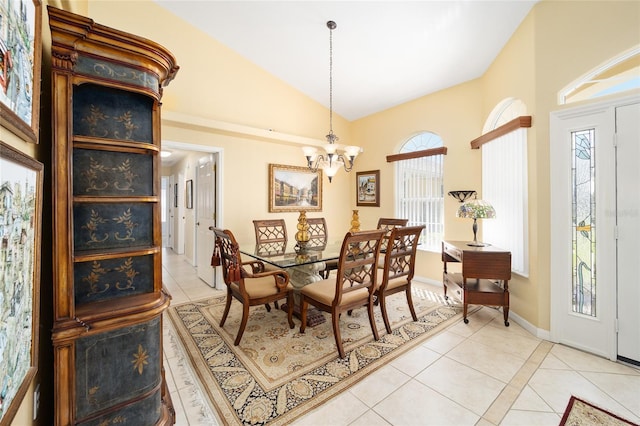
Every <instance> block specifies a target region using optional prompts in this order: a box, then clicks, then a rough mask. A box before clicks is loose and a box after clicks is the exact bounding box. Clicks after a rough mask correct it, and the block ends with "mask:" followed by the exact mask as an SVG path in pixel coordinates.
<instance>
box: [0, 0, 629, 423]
mask: <svg viewBox="0 0 640 426" xmlns="http://www.w3.org/2000/svg"><path fill="white" fill-rule="evenodd" d="M43 3H44V4H43V14H44V15H45V19H43V28H44V31H43V52H44V53H43V56H44V59H43V70H44V69H46V67H47V62H49V63H50V58H48V56H50V55H49V54H48V49H49V48H50V43H51V42H50V37H49V33H48V22H47V20H46V5H47V4H52V5H54V6H56V7H60V8H63V9H66V10H70V11H72V12H74V13H79V14H82V15H85V16H89V17H90V18H92V19H94V20H95V21H96V22H98V23H100V24H104V25H107V26H111V27H114V28H117V29H120V30H123V31H127V32H131V33H133V34H137V35H140V36H143V37H147V38H149V39H151V40H153V41H155V42H158V43H160V44H161V45H163V46H165V47H167V48H168V49H169V50H171V51H172V52H173V53H174V54H175V56H176V57H177V59H178V63H179V65H180V66H181V70H180V71H179V72H178V75H177V77H176V79H175V81H173V82H171V84H170V85H169V86H168V87H167V88H166V89H165V95H164V98H163V112H164V113H165V114H166V115H167V116H171V115H172V114H173V116H174V117H181V116H185V117H189V118H188V119H187V120H185V122H183V123H180V120H179V119H174V120H171V121H170V122H166V123H165V124H163V129H162V130H163V139H165V140H171V141H176V142H183V143H189V144H199V145H206V146H215V147H219V148H222V149H223V153H224V175H223V182H224V194H223V195H224V198H223V205H224V212H223V215H224V218H225V223H224V226H225V227H228V228H231V229H233V230H234V231H236V233H237V234H238V238H239V239H242V240H246V239H250V238H253V234H252V232H253V230H252V225H251V220H252V219H254V218H257V217H260V218H269V217H284V218H285V219H286V220H287V225H288V228H289V229H291V230H293V229H295V224H296V218H297V213H285V214H275V213H268V211H267V193H266V188H267V187H268V182H267V175H268V164H269V163H277V164H287V165H299V166H303V165H304V160H303V158H302V155H301V154H300V149H299V148H300V143H299V142H297V141H295V139H296V138H299V137H302V138H313V139H316V140H322V139H323V137H324V135H325V134H326V132H327V130H328V129H327V126H328V111H327V109H326V108H324V107H322V106H321V105H320V104H318V103H317V102H315V101H313V100H311V99H309V98H307V97H306V96H304V95H303V94H301V93H300V92H298V91H297V90H295V89H293V88H291V87H289V86H287V85H286V84H284V83H283V82H282V81H280V80H279V79H277V78H275V77H274V76H272V75H270V74H268V73H267V72H266V71H264V70H262V69H260V68H258V67H256V66H255V65H253V64H251V63H250V62H248V61H246V60H245V59H243V58H242V57H240V56H239V55H237V54H235V53H234V52H232V51H231V50H229V49H228V48H226V47H225V46H223V45H221V44H220V43H218V42H217V41H215V40H212V39H210V38H209V37H208V36H206V35H205V34H203V33H202V32H200V31H198V30H196V29H193V28H191V27H190V26H188V25H187V24H185V23H184V22H183V21H181V20H180V19H176V18H175V17H174V16H172V15H171V14H170V13H168V12H167V11H166V10H165V9H163V8H161V7H160V6H158V4H157V3H155V2H153V1H151V0H140V1H128V2H112V1H97V0H90V1H86V0H50V1H45V2H43ZM115 5H117V7H114V6H115ZM639 28H640V2H637V1H621V2H617V1H555V0H543V1H541V2H540V3H538V4H537V5H536V6H535V7H534V9H533V10H532V12H531V13H530V14H529V15H528V16H527V18H526V19H525V20H524V21H523V23H522V25H521V26H520V27H519V28H518V30H517V31H516V33H515V34H514V35H513V37H512V38H511V40H510V41H509V43H508V44H507V45H506V46H505V48H504V49H503V50H502V51H501V52H500V54H499V55H498V57H497V58H496V60H495V61H494V63H493V64H492V65H491V66H490V68H489V69H488V70H487V72H486V74H485V75H484V76H482V77H481V78H479V79H477V80H474V81H470V82H467V83H464V84H461V85H459V86H456V87H452V88H449V89H446V90H442V91H440V92H438V93H434V94H431V95H428V96H425V97H421V98H419V99H416V100H414V101H412V102H408V103H406V104H403V105H400V106H397V107H395V108H391V109H389V110H386V111H382V112H380V113H377V114H374V115H371V116H369V117H365V118H363V119H360V120H357V121H354V122H352V123H350V122H347V121H346V120H344V119H342V118H341V117H339V116H335V115H334V130H335V132H336V134H338V135H339V136H340V137H341V141H342V142H345V143H354V144H358V145H361V146H363V147H364V148H365V152H364V153H363V154H362V155H361V156H360V157H359V158H358V160H357V167H356V168H357V169H358V170H361V171H364V170H378V169H379V170H380V172H381V181H382V188H381V205H380V207H379V208H375V207H361V208H360V209H359V210H360V219H361V223H362V228H368V227H373V226H375V222H376V220H377V218H378V217H381V216H393V215H394V191H393V188H394V186H393V185H394V166H393V164H390V163H387V162H386V161H385V157H386V156H387V155H389V154H393V153H396V152H397V149H398V147H399V146H400V145H401V144H402V143H403V142H404V141H406V140H407V139H408V138H410V137H411V136H413V135H414V134H416V133H417V132H420V131H425V130H427V131H432V132H434V133H437V134H438V135H440V136H441V137H442V139H443V140H444V143H445V146H447V148H448V154H447V156H446V157H445V188H444V190H445V192H448V191H450V190H456V189H475V190H480V189H481V184H480V164H481V163H480V155H481V153H480V151H477V150H471V149H470V147H469V142H470V141H471V140H472V139H474V138H476V137H478V136H479V135H480V133H481V131H482V127H483V124H484V121H485V120H486V119H487V117H488V115H489V113H490V112H491V110H492V108H493V107H494V106H495V105H496V104H497V103H499V102H500V101H501V100H503V99H504V98H506V97H516V98H519V99H521V100H522V101H524V103H525V104H526V105H527V108H528V111H529V113H530V114H531V115H532V116H533V127H532V128H531V129H530V130H529V133H528V135H529V149H528V154H529V196H530V200H529V219H530V229H529V231H530V246H529V250H530V263H531V273H530V276H529V277H528V278H523V277H515V278H514V280H513V282H512V285H511V290H512V293H511V295H512V297H511V304H512V310H513V312H515V313H517V314H518V315H519V316H521V317H523V318H524V319H525V320H527V321H528V322H530V323H531V324H532V325H534V326H535V327H538V328H539V329H540V330H548V329H549V324H550V318H549V315H550V307H549V303H550V302H549V300H550V294H549V292H550V290H549V274H550V273H549V263H550V260H549V251H550V236H549V232H548V229H549V222H550V215H551V214H552V213H553V212H551V211H550V201H549V186H550V184H551V183H552V181H551V179H550V177H549V166H548V165H549V158H550V156H551V155H553V151H552V147H551V146H550V144H549V136H548V135H549V113H550V112H551V111H554V110H556V109H560V107H559V106H558V105H557V102H556V95H557V92H558V90H560V89H561V88H562V87H564V86H565V85H566V84H567V83H569V82H570V81H573V80H574V79H575V78H576V77H578V76H579V75H582V74H584V73H585V72H587V71H589V70H590V69H592V68H593V67H595V66H597V65H598V64H600V63H602V62H604V61H605V60H607V59H609V58H611V57H613V56H614V55H616V54H618V53H619V52H622V51H624V50H627V49H629V48H630V47H632V46H634V45H636V44H638V43H640V30H639ZM47 72H48V71H47ZM47 79H48V76H47V75H45V74H43V95H42V102H43V105H44V108H43V111H42V113H41V119H42V123H44V124H43V126H44V129H43V131H42V132H41V141H40V144H39V145H37V146H36V145H33V144H29V143H27V142H24V141H22V140H20V138H17V137H15V136H14V135H12V134H10V133H8V132H7V131H6V130H5V129H0V138H1V139H2V140H3V141H4V142H7V143H9V144H10V145H12V146H14V147H17V148H18V149H20V150H21V151H23V152H25V153H26V154H28V155H30V156H34V157H35V158H37V159H39V160H40V161H42V162H43V163H45V169H46V173H50V171H49V169H50V167H51V164H50V135H49V133H50V131H49V130H48V127H50V123H49V116H50V108H49V106H48V102H50V96H49V94H48V93H47V92H46V91H47V90H50V88H49V87H50V86H47V81H46V80H47ZM200 119H203V120H204V122H205V123H210V124H205V125H201V124H195V123H196V122H197V121H198V120H200ZM220 122H221V123H223V125H222V126H220V125H218V124H215V123H220ZM225 123H226V124H232V125H240V126H243V128H244V129H246V130H247V131H246V132H242V131H240V132H229V131H228V130H224V129H223V128H224V127H225V125H224V124H225ZM267 129H273V130H274V132H273V136H266V137H260V136H258V137H256V136H251V134H255V133H258V134H260V133H261V132H262V135H263V136H264V135H265V132H267ZM43 133H44V135H45V136H44V138H43V137H42V134H43ZM279 135H282V137H279ZM292 141H293V142H292ZM46 173H45V176H46ZM354 183H355V176H354V175H353V173H351V174H346V173H344V172H339V173H338V175H337V176H336V177H335V178H334V182H333V183H331V184H329V183H328V180H327V179H326V178H325V181H324V199H323V201H324V209H323V212H321V213H310V214H309V216H315V215H316V214H317V215H318V216H320V215H323V216H325V217H326V218H327V221H328V223H329V228H330V232H336V233H339V232H344V231H346V230H347V229H348V228H349V221H350V218H351V209H355V208H356V206H355V184H354ZM46 185H47V182H45V191H46ZM456 207H457V202H456V201H455V200H453V199H452V198H451V197H447V198H446V204H445V215H446V218H447V219H446V227H445V235H446V237H447V238H450V239H466V238H468V235H469V232H470V229H469V228H470V224H469V223H468V221H466V220H464V219H457V218H455V209H456ZM48 212H49V213H48ZM47 214H50V206H46V205H45V215H47ZM45 222H46V219H45ZM45 225H46V223H45ZM44 230H45V229H43V231H44ZM48 239H49V237H47V236H46V235H44V236H43V252H46V251H47V247H46V244H47V243H46V242H47V240H48ZM46 260H47V259H46V256H43V262H44V264H43V274H44V275H43V276H42V278H41V280H42V290H41V294H44V295H45V299H43V305H44V306H43V308H42V311H41V314H42V315H41V321H42V326H41V339H40V346H41V356H40V365H39V370H40V373H39V375H38V376H37V377H36V379H35V380H34V383H36V382H38V381H39V380H40V379H41V377H42V375H45V376H44V377H45V378H44V379H43V380H44V382H43V383H41V392H42V399H43V401H46V402H48V403H49V404H50V401H53V395H51V383H50V382H48V380H50V379H51V377H52V373H51V365H52V355H51V346H50V345H51V342H50V334H49V330H50V325H51V307H50V306H49V305H50V302H49V301H48V300H49V299H48V298H47V295H50V294H51V292H50V290H48V288H49V287H50V280H51V277H50V276H47V273H50V271H49V272H47V270H48V269H49V270H50V266H51V265H47V264H46ZM49 262H50V259H49ZM418 263H419V264H418V270H417V273H418V275H419V276H423V277H428V278H432V279H436V280H439V279H440V277H441V262H440V258H439V255H438V254H437V253H426V252H423V253H420V255H419V257H418ZM43 349H45V350H44V351H43ZM43 352H44V356H43V355H42V353H43ZM46 402H45V403H46ZM32 405H33V398H32V389H31V390H30V391H29V392H28V393H27V396H26V397H25V399H24V401H23V403H22V405H21V407H20V408H19V411H18V413H17V415H16V419H15V421H14V422H13V424H16V425H25V424H47V423H48V422H47V420H48V419H43V418H40V419H39V421H38V422H33V423H32V422H31V420H30V419H31V410H32Z"/></svg>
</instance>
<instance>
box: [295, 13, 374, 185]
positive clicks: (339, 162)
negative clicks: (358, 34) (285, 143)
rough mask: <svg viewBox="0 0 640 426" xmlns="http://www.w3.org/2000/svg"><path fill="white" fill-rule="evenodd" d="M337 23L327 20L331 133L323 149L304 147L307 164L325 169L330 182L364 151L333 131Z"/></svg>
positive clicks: (311, 168)
mask: <svg viewBox="0 0 640 426" xmlns="http://www.w3.org/2000/svg"><path fill="white" fill-rule="evenodd" d="M336 26H337V25H336V23H335V22H333V21H328V22H327V28H329V134H328V135H327V136H326V138H327V144H325V145H324V147H323V149H324V151H322V150H318V149H317V148H314V147H311V146H305V147H304V148H302V151H303V152H304V155H305V157H307V166H308V167H309V169H310V170H312V171H313V172H316V171H317V170H318V169H322V170H324V172H325V173H326V174H327V176H328V177H329V182H331V179H332V178H333V177H334V176H335V175H336V173H338V170H340V167H343V168H344V170H345V171H347V172H350V171H351V169H352V168H353V160H355V158H356V156H357V155H358V154H359V153H360V152H362V148H360V147H359V146H353V145H340V144H337V143H336V142H337V141H338V140H339V139H340V138H338V136H336V135H335V133H333V30H335V29H336Z"/></svg>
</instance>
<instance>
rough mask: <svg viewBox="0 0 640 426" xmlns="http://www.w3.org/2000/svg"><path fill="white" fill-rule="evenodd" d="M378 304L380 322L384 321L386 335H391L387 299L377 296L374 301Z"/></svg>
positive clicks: (381, 295) (380, 295)
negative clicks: (380, 312)
mask: <svg viewBox="0 0 640 426" xmlns="http://www.w3.org/2000/svg"><path fill="white" fill-rule="evenodd" d="M376 300H377V301H378V303H379V304H380V311H382V320H383V321H384V328H386V329H387V334H391V323H390V322H389V317H388V316H387V303H386V302H387V298H386V297H384V295H383V294H378V298H377V299H376Z"/></svg>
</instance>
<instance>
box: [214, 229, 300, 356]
mask: <svg viewBox="0 0 640 426" xmlns="http://www.w3.org/2000/svg"><path fill="white" fill-rule="evenodd" d="M213 232H214V234H215V238H216V241H215V249H214V252H213V256H212V258H211V265H212V266H214V267H215V266H222V276H223V278H224V283H225V284H226V286H227V303H226V305H225V308H224V313H223V314H222V319H221V320H220V327H223V326H224V323H225V321H226V320H227V315H228V314H229V308H230V307H231V300H232V299H236V300H238V301H239V302H240V303H242V321H241V322H240V329H239V330H238V334H237V336H236V340H235V342H234V345H235V346H238V344H240V339H242V334H243V333H244V329H245V328H246V326H247V321H248V320H249V308H250V307H251V306H257V305H263V304H267V305H268V304H269V303H270V302H276V301H278V300H280V299H287V307H288V310H287V320H288V322H289V328H293V327H294V324H293V318H292V317H293V286H292V285H291V284H290V283H289V274H287V272H286V271H284V270H274V271H265V272H258V273H254V272H253V271H256V270H259V271H264V266H263V265H262V266H261V265H260V264H261V263H262V262H260V261H258V260H254V261H250V262H242V258H241V257H240V247H239V246H238V243H237V241H236V239H235V237H234V235H233V233H232V232H231V231H229V230H228V229H225V230H222V229H219V228H214V229H213ZM247 267H250V268H251V272H249V271H248V270H247Z"/></svg>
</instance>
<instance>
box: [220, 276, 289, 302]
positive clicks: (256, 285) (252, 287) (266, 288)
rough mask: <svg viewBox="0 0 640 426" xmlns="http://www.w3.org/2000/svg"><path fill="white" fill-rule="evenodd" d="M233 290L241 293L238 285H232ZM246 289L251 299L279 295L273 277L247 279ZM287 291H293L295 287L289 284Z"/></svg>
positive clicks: (245, 282) (283, 293)
mask: <svg viewBox="0 0 640 426" xmlns="http://www.w3.org/2000/svg"><path fill="white" fill-rule="evenodd" d="M231 288H232V289H233V290H235V291H240V287H239V286H238V284H236V283H231ZM244 288H245V289H246V290H247V294H249V298H250V299H258V298H260V297H266V296H271V295H274V294H276V293H278V287H276V281H275V280H274V279H273V276H268V277H260V278H245V279H244ZM287 290H293V286H291V284H288V285H287ZM281 293H282V295H283V296H284V295H286V294H287V293H286V291H283V292H281Z"/></svg>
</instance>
